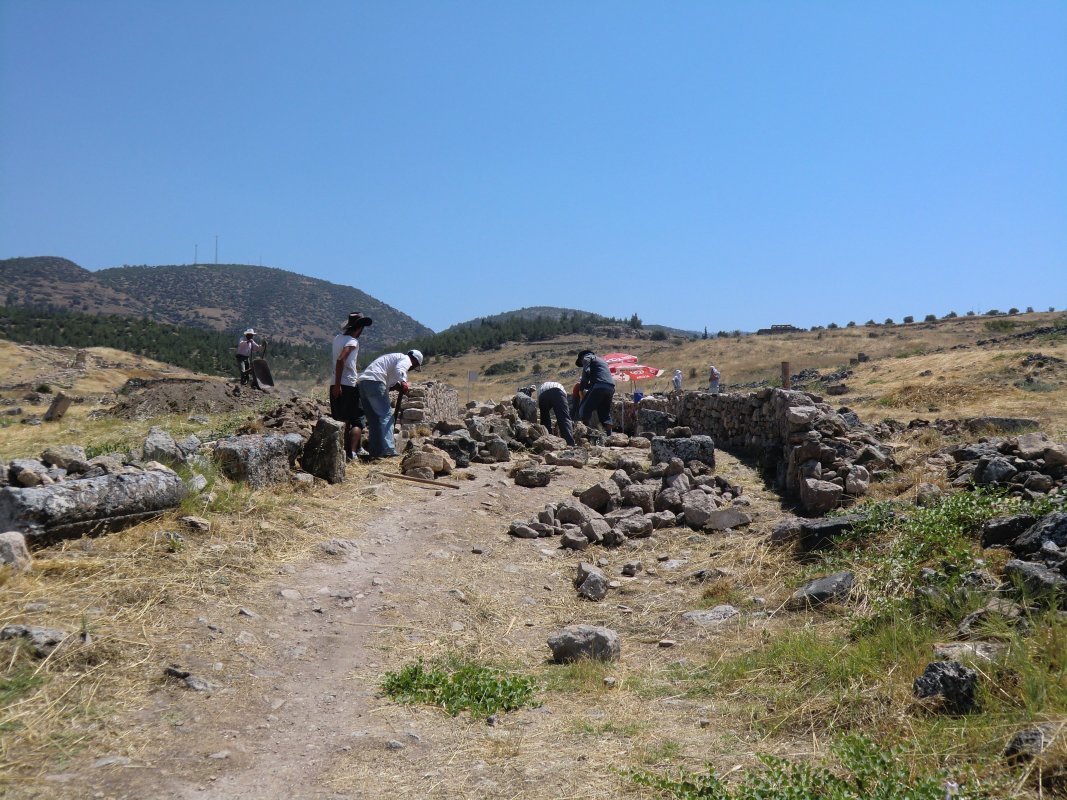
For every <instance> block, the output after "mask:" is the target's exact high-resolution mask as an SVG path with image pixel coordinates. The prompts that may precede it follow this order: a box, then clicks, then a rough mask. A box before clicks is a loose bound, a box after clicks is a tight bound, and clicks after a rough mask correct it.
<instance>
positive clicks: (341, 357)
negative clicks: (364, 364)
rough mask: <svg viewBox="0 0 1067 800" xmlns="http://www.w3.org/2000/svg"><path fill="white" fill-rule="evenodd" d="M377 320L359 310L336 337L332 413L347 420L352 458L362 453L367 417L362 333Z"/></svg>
mask: <svg viewBox="0 0 1067 800" xmlns="http://www.w3.org/2000/svg"><path fill="white" fill-rule="evenodd" d="M373 324H374V320H372V319H371V318H370V317H365V316H363V315H362V314H360V313H359V312H358V311H353V312H352V313H351V314H349V315H348V322H346V323H345V324H344V327H342V329H341V333H339V334H337V335H336V336H335V337H333V383H331V384H330V416H331V417H333V418H334V419H335V420H337V421H338V422H343V423H344V424H345V455H346V456H347V457H348V460H349V461H351V460H352V459H354V458H355V457H356V454H357V453H359V448H360V445H361V443H362V440H363V429H364V428H365V427H367V420H366V419H365V418H364V415H363V406H362V404H361V403H360V401H359V387H358V386H356V379H357V378H358V377H359V337H360V334H362V333H363V329H364V328H365V327H367V326H368V325H373Z"/></svg>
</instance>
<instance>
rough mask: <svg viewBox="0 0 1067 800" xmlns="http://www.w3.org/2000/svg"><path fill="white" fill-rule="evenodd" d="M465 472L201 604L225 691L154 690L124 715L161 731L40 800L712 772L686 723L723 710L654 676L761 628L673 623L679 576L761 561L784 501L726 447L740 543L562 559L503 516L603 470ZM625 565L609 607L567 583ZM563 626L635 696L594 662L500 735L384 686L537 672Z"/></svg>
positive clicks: (292, 793) (399, 491)
mask: <svg viewBox="0 0 1067 800" xmlns="http://www.w3.org/2000/svg"><path fill="white" fill-rule="evenodd" d="M472 472H473V474H474V475H475V480H472V481H468V482H464V484H463V486H462V488H461V489H459V490H447V491H441V492H437V493H435V491H434V490H432V489H430V490H426V489H422V488H420V487H415V486H411V485H408V484H402V483H399V482H392V481H385V480H382V481H381V482H382V486H381V489H380V492H381V493H382V494H383V497H382V499H381V505H380V507H379V508H378V511H377V513H376V515H375V517H374V518H373V519H372V520H371V521H370V522H369V524H367V525H366V526H359V527H357V528H353V529H351V530H330V531H329V534H330V535H332V536H336V537H338V538H340V539H345V540H349V541H350V542H351V547H350V549H349V550H348V552H347V553H346V554H345V555H341V556H333V557H326V556H324V557H322V558H318V559H314V560H311V561H308V562H306V563H303V564H299V565H295V567H292V568H290V569H288V570H283V571H282V572H281V573H280V574H279V575H278V576H277V578H276V579H275V580H273V581H270V582H268V583H267V584H266V585H264V586H263V587H262V588H261V589H260V590H259V591H258V592H257V593H255V594H254V595H253V596H250V597H249V599H248V604H247V605H246V606H245V608H246V609H247V610H248V611H250V612H251V613H252V614H253V615H254V616H247V615H243V614H240V613H238V614H229V612H228V611H227V612H225V613H227V614H229V616H228V617H227V618H223V617H221V616H220V614H221V613H223V612H221V611H218V610H211V609H205V610H204V616H203V617H202V618H200V619H198V620H197V621H196V622H195V624H194V628H195V631H196V633H195V634H194V635H198V636H200V637H202V639H203V638H207V639H210V640H211V641H212V642H213V643H215V644H219V643H224V642H227V643H232V647H231V648H228V649H230V650H231V653H230V658H228V659H226V660H224V661H222V662H215V663H208V661H209V659H210V658H213V657H215V656H210V657H205V658H202V659H200V661H197V660H196V658H195V654H196V651H197V647H196V644H195V641H193V642H192V643H191V644H190V645H189V646H188V648H187V649H188V651H189V652H190V658H189V661H188V663H191V664H199V665H200V666H199V669H200V670H203V671H204V672H203V673H201V672H199V671H198V672H197V674H203V676H204V677H205V678H206V679H208V680H209V681H210V682H212V683H213V684H215V685H216V687H217V688H218V691H216V692H214V693H213V694H211V695H207V694H201V693H193V692H190V691H188V690H185V689H183V688H179V687H178V686H176V685H175V686H170V685H168V686H166V687H165V688H163V689H161V691H160V692H159V694H158V696H157V697H156V702H155V704H154V705H153V707H151V708H146V709H144V711H143V712H142V714H140V715H139V717H138V719H137V720H135V721H134V722H133V724H135V725H137V726H140V727H141V729H142V730H144V731H155V732H156V735H151V736H149V735H146V746H145V749H144V751H143V754H142V756H141V757H140V758H133V759H129V760H128V761H127V760H126V759H117V760H112V761H108V760H107V754H100V755H99V757H98V758H97V760H96V761H95V762H94V764H95V766H88V767H80V768H76V769H71V770H70V771H69V772H65V773H57V774H53V775H50V776H48V780H47V782H46V785H48V786H49V788H50V790H54V791H53V792H52V793H51V794H47V793H46V794H42V795H40V796H41V797H45V796H69V797H93V798H114V800H133V798H161V799H163V798H172V799H173V800H191V799H192V798H217V799H218V800H244V799H245V798H248V799H251V798H256V800H273V799H274V798H277V799H278V800H281V799H282V798H299V799H303V798H307V800H313V799H316V800H317V799H319V798H330V800H334V799H336V800H340V799H341V798H344V799H345V800H352V799H355V798H379V797H411V798H416V797H440V798H446V797H509V798H535V797H537V798H550V797H589V798H594V797H615V796H620V795H625V794H629V793H630V792H635V791H636V790H634V789H633V788H632V787H630V786H629V785H628V784H620V779H619V777H618V776H617V775H616V774H615V773H614V772H613V771H612V769H611V767H612V766H614V765H620V764H626V763H629V762H630V761H632V760H633V759H635V758H636V759H637V760H638V762H639V763H648V764H654V763H657V758H660V756H657V755H656V753H657V752H661V755H662V754H663V753H668V752H670V753H672V754H674V753H677V752H682V753H685V752H686V751H689V750H691V751H692V752H693V754H694V755H699V758H700V760H703V759H704V758H706V757H708V747H709V746H711V745H712V743H713V742H717V741H720V740H721V741H726V740H727V739H729V740H730V741H732V742H733V744H732V745H731V746H730V750H732V751H738V746H737V741H736V738H737V737H736V733H735V732H732V731H729V730H725V731H721V730H719V731H717V730H708V727H709V726H707V725H702V726H697V725H696V724H695V720H696V719H697V718H698V717H700V716H710V715H712V714H713V713H714V712H713V711H712V709H710V708H709V707H708V706H707V704H704V703H698V702H694V701H691V700H688V699H685V698H682V697H678V696H672V695H676V692H675V691H674V690H668V691H661V690H660V689H659V688H657V686H656V685H655V683H654V682H655V677H654V676H656V675H657V674H659V673H660V672H661V671H663V670H664V669H666V668H667V667H668V666H669V665H670V664H672V663H684V662H685V661H686V659H687V658H693V657H696V658H701V657H703V653H704V652H705V651H706V650H707V649H708V648H713V647H714V646H715V645H716V639H717V638H722V637H731V638H735V639H736V638H737V637H745V636H749V635H752V633H751V632H750V631H749V630H748V628H749V624H748V623H746V624H744V625H732V626H729V629H728V630H724V631H720V632H707V631H702V630H691V629H688V628H686V627H685V626H684V625H682V624H681V623H680V620H679V615H680V612H681V611H684V610H687V609H688V608H695V607H699V605H700V603H701V591H700V588H699V587H696V588H694V587H693V586H691V585H689V584H688V583H687V582H686V581H685V580H683V579H682V576H683V574H685V573H687V572H689V571H691V570H694V569H697V568H701V567H706V566H711V565H713V564H719V563H723V558H722V550H723V546H724V544H726V543H727V542H728V541H729V539H730V538H731V537H734V538H736V541H737V543H738V550H737V553H738V554H742V553H749V556H746V557H747V558H749V560H751V557H753V554H755V557H757V558H759V557H762V556H759V553H760V552H762V551H761V550H760V549H759V548H756V549H754V550H753V549H752V548H753V543H754V542H755V541H756V539H757V538H760V539H762V538H764V537H756V536H755V535H754V534H755V533H757V532H760V531H763V530H765V529H766V527H767V526H768V525H769V523H770V521H772V519H773V518H774V517H775V516H776V515H777V508H776V503H775V500H774V498H773V496H771V495H769V494H767V493H765V492H764V490H762V489H761V488H759V487H758V486H757V485H755V478H754V476H753V475H752V474H751V472H750V471H748V470H747V469H746V468H745V467H743V465H740V464H738V463H737V462H735V461H733V460H732V459H730V458H729V457H725V458H724V460H723V463H722V464H721V465H720V472H724V473H725V474H727V475H728V476H729V477H731V479H735V480H740V482H741V483H742V484H743V485H744V486H745V487H746V491H748V492H749V493H750V497H751V498H752V500H753V507H752V508H753V513H754V514H755V515H756V518H757V523H756V524H755V525H754V526H753V528H752V530H751V531H750V532H749V533H746V534H743V535H740V534H738V535H728V536H722V535H719V536H717V537H709V536H704V535H700V534H693V533H692V532H691V531H684V530H673V531H671V532H668V533H664V534H657V536H656V537H654V538H652V539H647V540H640V541H638V542H633V543H632V546H631V547H627V548H623V549H620V550H617V551H609V550H590V551H587V552H586V553H583V554H574V553H570V552H569V551H561V550H559V549H557V542H555V541H552V540H534V541H523V540H514V539H511V538H510V537H508V536H507V535H506V529H507V524H508V522H509V521H510V520H511V519H514V518H528V517H529V516H530V515H531V514H533V513H535V512H536V511H537V510H539V509H540V508H542V507H543V505H544V504H545V503H546V502H554V501H559V500H561V499H564V498H566V497H568V496H570V494H571V490H572V489H573V488H575V487H582V488H584V487H586V486H588V485H590V484H591V483H594V482H595V481H597V480H601V479H603V477H604V476H605V475H606V474H607V473H606V472H605V471H604V470H600V469H591V468H586V469H584V470H572V469H570V468H567V469H564V470H563V471H562V473H561V475H560V476H559V477H557V478H556V479H555V480H554V481H553V482H552V484H551V485H550V486H549V487H546V488H544V489H536V490H530V489H522V488H520V487H516V486H514V484H513V482H512V481H511V480H510V479H508V478H507V477H506V474H505V472H504V471H503V470H500V469H494V468H490V467H487V466H481V465H479V466H476V467H475V468H474V469H473V470H472ZM371 478H372V479H373V476H371ZM322 491H323V492H326V493H328V494H327V495H326V496H325V497H323V498H322V499H324V500H326V501H328V502H337V501H343V499H344V497H345V494H344V493H345V492H350V491H352V487H351V486H346V487H338V488H331V489H326V490H322ZM742 536H743V538H742ZM750 551H751V552H750ZM635 557H637V558H642V559H643V560H644V561H645V563H646V565H647V566H653V565H656V566H658V567H659V570H655V569H653V570H651V571H650V572H649V573H647V574H645V575H643V576H641V577H640V578H639V579H636V580H634V581H632V582H629V583H627V584H626V585H625V586H623V587H622V588H620V589H619V590H618V591H617V592H614V593H613V594H612V595H610V596H609V598H608V599H607V600H605V601H604V602H602V603H599V604H590V603H586V602H579V601H578V600H577V599H576V597H575V596H574V591H573V588H572V586H571V578H572V576H573V571H574V567H575V565H576V564H577V562H578V561H579V560H587V559H592V560H596V559H597V558H601V559H603V561H602V564H603V565H604V567H605V571H606V572H608V573H610V574H613V575H618V574H619V568H620V566H621V564H622V563H623V562H624V561H625V560H628V559H631V558H635ZM734 569H741V570H743V569H744V567H734ZM738 575H739V578H740V577H741V573H740V572H739V573H738ZM737 585H738V590H739V591H743V592H751V593H753V594H755V593H756V592H757V591H759V590H760V589H761V587H758V586H755V585H750V584H749V583H747V579H745V580H738V581H737ZM283 590H284V594H285V596H283V594H282V592H283ZM716 602H717V601H716ZM738 602H740V601H738ZM573 622H592V623H598V624H608V625H610V626H612V627H615V628H617V629H619V630H620V632H621V633H622V634H623V636H624V652H625V658H624V663H623V664H620V665H618V666H617V667H614V668H612V674H614V675H617V676H618V679H619V681H620V685H621V686H623V687H626V688H628V689H630V688H632V690H627V691H614V692H609V691H608V690H606V689H605V688H604V684H603V681H602V677H603V675H602V674H601V673H600V671H597V670H594V672H593V674H591V675H570V673H567V676H566V680H569V681H571V683H572V684H573V685H567V686H564V687H562V689H563V690H565V691H566V694H559V693H557V694H551V693H549V694H546V695H545V697H544V704H543V705H542V706H541V707H540V708H536V709H527V710H523V711H520V712H514V713H512V714H508V715H506V717H505V719H504V720H502V722H501V724H499V725H497V726H495V727H491V726H487V725H486V724H485V723H484V722H473V721H471V720H469V719H467V718H466V717H465V716H460V717H456V718H450V717H448V716H447V715H445V714H443V713H442V712H440V711H437V710H434V709H426V708H417V707H415V708H413V707H405V706H398V705H396V704H394V703H391V702H390V701H388V700H385V699H383V698H381V697H379V696H378V694H377V686H378V683H379V681H380V679H381V675H382V673H383V672H385V671H386V670H391V669H397V668H399V667H400V666H402V665H403V664H405V663H409V662H410V661H412V660H413V659H414V658H416V657H433V656H435V655H440V654H444V653H449V652H463V653H465V654H467V655H469V656H472V657H478V658H483V659H486V660H488V661H492V662H497V663H510V664H515V665H521V666H522V667H523V668H524V669H526V670H527V671H529V670H530V669H533V670H535V671H536V670H538V669H545V667H544V666H543V665H544V661H545V657H546V656H547V655H548V652H547V648H546V647H545V639H546V638H547V636H548V635H550V634H551V633H553V632H554V631H555V630H558V628H559V627H560V626H562V625H564V624H569V623H573ZM668 636H670V637H672V638H673V639H676V640H677V642H678V646H677V647H676V648H675V649H673V650H666V649H664V648H662V647H659V646H658V643H659V641H660V640H661V639H663V638H665V637H668ZM191 638H192V636H191ZM182 646H183V647H186V646H185V645H184V644H183V645H182ZM211 652H212V653H217V652H218V649H217V647H216V648H213V649H211ZM555 669H558V668H555ZM605 674H606V673H605ZM134 735H136V732H134ZM724 737H725V738H724ZM664 742H667V743H669V746H668V745H666V744H664ZM719 746H720V747H722V745H719ZM657 748H659V751H657ZM740 751H741V752H743V751H745V748H744V747H742V748H740ZM724 752H725V750H724ZM634 796H636V795H634Z"/></svg>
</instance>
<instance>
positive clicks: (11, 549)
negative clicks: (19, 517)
mask: <svg viewBox="0 0 1067 800" xmlns="http://www.w3.org/2000/svg"><path fill="white" fill-rule="evenodd" d="M0 564H6V565H7V566H9V567H10V568H11V569H12V570H14V571H15V572H29V571H30V570H31V569H32V568H33V558H32V557H31V556H30V549H29V548H28V547H27V546H26V537H25V535H23V533H22V532H21V531H7V532H6V533H0Z"/></svg>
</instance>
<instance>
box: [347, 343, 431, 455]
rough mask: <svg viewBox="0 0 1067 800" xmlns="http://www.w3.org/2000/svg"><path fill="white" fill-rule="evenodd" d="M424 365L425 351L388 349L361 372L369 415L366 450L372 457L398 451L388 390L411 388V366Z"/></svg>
mask: <svg viewBox="0 0 1067 800" xmlns="http://www.w3.org/2000/svg"><path fill="white" fill-rule="evenodd" d="M420 366H422V353H420V352H419V351H418V350H408V351H407V352H406V353H386V354H385V355H384V356H378V358H376V359H374V360H373V361H372V362H370V364H368V365H367V368H366V369H365V370H363V372H361V373H360V374H359V378H358V379H357V381H358V384H357V385H358V386H359V399H360V402H361V403H362V405H363V412H364V413H365V414H366V415H367V435H368V437H369V438H370V442H369V443H368V445H367V450H369V451H370V454H371V458H390V457H392V456H395V455H397V452H396V444H395V443H394V440H393V425H394V422H395V420H394V419H393V409H392V407H391V406H390V405H389V390H390V389H393V388H396V389H398V390H399V392H400V394H401V395H404V394H406V393H407V391H408V388H409V387H408V370H412V369H418V368H419V367H420Z"/></svg>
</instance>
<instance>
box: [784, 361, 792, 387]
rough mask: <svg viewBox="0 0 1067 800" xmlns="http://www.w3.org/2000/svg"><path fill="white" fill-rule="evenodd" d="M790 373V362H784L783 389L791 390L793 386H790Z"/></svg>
mask: <svg viewBox="0 0 1067 800" xmlns="http://www.w3.org/2000/svg"><path fill="white" fill-rule="evenodd" d="M789 373H790V370H789V362H788V361H783V362H782V388H783V389H791V388H792V386H790V384H789Z"/></svg>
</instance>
